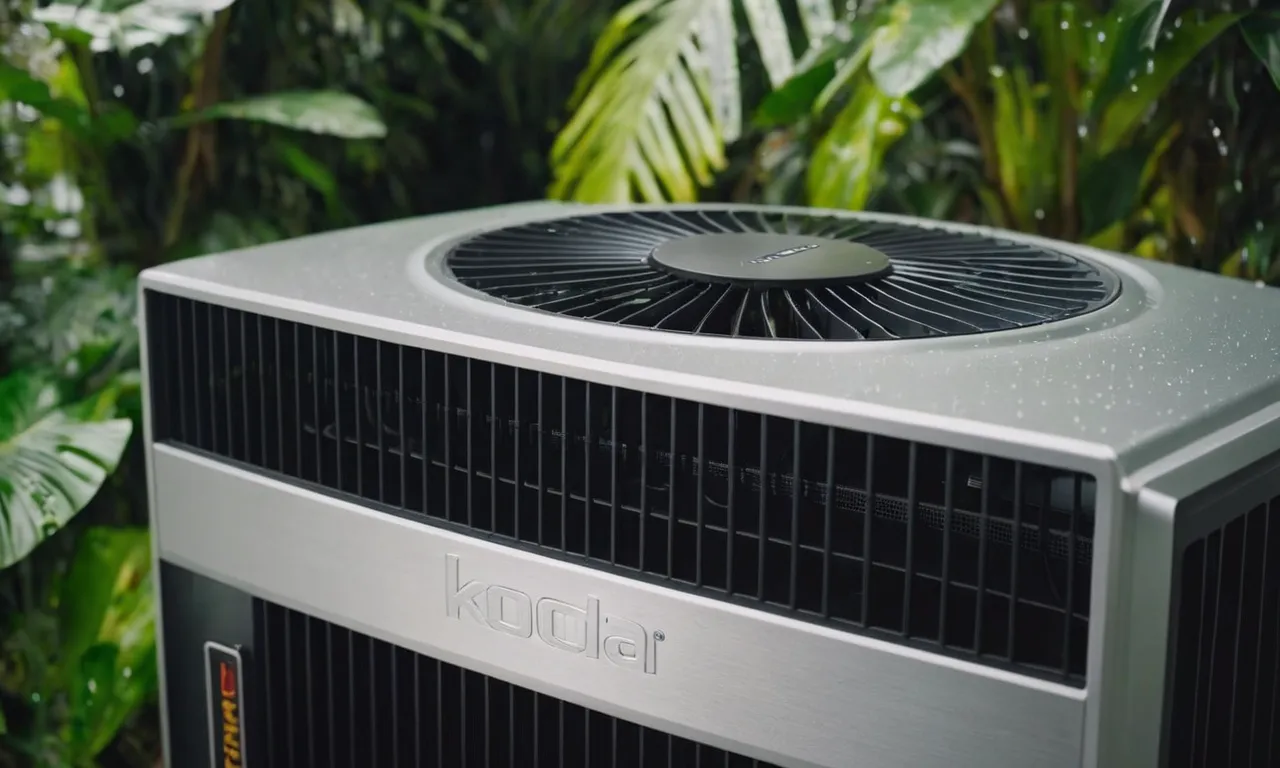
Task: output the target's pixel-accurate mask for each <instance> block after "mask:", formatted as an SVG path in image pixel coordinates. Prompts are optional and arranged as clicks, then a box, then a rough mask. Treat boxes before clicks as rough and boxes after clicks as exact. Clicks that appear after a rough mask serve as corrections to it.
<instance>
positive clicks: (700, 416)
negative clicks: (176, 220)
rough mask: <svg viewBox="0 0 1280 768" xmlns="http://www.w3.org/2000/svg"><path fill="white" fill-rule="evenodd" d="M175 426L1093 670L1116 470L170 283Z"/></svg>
mask: <svg viewBox="0 0 1280 768" xmlns="http://www.w3.org/2000/svg"><path fill="white" fill-rule="evenodd" d="M146 312H147V328H148V333H149V336H150V338H149V341H148V345H149V350H150V352H149V354H150V356H151V357H150V359H151V361H152V363H151V367H150V372H151V376H152V388H151V393H152V400H151V403H152V408H153V418H154V421H153V426H152V435H153V439H155V440H156V441H158V442H163V443H169V444H171V445H178V446H183V447H185V448H188V449H191V450H196V451H200V452H203V453H205V454H206V455H211V456H215V457H219V458H220V459H223V460H227V461H233V462H237V463H239V464H241V465H242V466H246V467H250V468H252V469H254V470H255V471H259V472H263V473H266V474H270V475H275V476H278V477H283V478H287V479H289V480H291V481H295V482H301V483H304V484H307V485H309V486H310V487H313V488H317V489H323V490H325V491H327V492H331V493H336V494H340V495H341V496H343V497H345V498H348V499H357V500H359V501H360V502H361V503H363V504H365V505H368V506H370V507H372V508H375V509H379V510H383V511H387V512H390V513H394V514H399V515H402V516H404V517H406V518H408V519H411V520H415V521H419V522H424V523H429V524H432V525H441V526H447V527H449V528H452V529H455V530H459V531H463V532H467V533H470V534H472V535H481V536H485V537H488V538H490V539H492V540H495V541H501V542H506V543H509V544H512V545H516V546H523V547H528V548H530V549H532V550H534V551H537V552H539V553H541V554H545V555H549V556H553V557H563V558H569V559H571V560H572V561H574V562H579V563H583V564H585V565H587V566H589V567H593V568H599V569H608V570H612V571H614V572H618V573H622V574H625V575H626V576H627V577H629V578H642V579H645V580H649V581H651V582H655V583H660V584H663V585H666V586H670V587H675V588H680V589H687V590H691V591H695V592H697V593H699V594H702V595H704V596H709V597H712V598H715V599H719V600H726V601H733V602H736V603H739V604H741V605H747V606H750V607H752V608H756V609H760V610H767V611H771V612H775V613H779V614H782V615H786V616H790V617H793V618H798V619H802V620H806V621H812V622H817V623H823V624H827V625H829V626H832V627H835V628H837V629H840V630H845V631H858V632H865V633H868V634H872V635H874V636H877V637H880V638H883V639H889V640H891V641H895V642H903V643H910V644H912V645H916V646H918V647H923V648H926V649H928V650H930V651H933V652H946V653H951V654H956V655H959V656H962V657H966V658H971V659H975V660H977V661H979V662H980V663H986V664H992V665H998V666H1008V667H1011V668H1013V669H1016V670H1018V671H1019V672H1022V673H1024V674H1036V675H1042V676H1049V677H1052V678H1055V679H1059V680H1063V681H1065V682H1067V683H1068V684H1071V685H1082V684H1083V682H1084V673H1085V669H1086V664H1087V652H1088V626H1089V605H1090V594H1091V589H1092V585H1091V570H1092V565H1091V563H1092V558H1093V535H1094V524H1095V496H1096V481H1095V480H1094V478H1092V477H1090V476H1087V475H1085V474H1082V473H1079V472H1072V471H1068V470H1063V469H1058V468H1054V467H1047V466H1041V465H1037V464H1033V463H1030V462H1025V461H1018V460H1012V459H1005V458H1000V457H996V456H986V455H982V454H975V453H971V452H967V451H963V450H958V449H954V448H947V447H944V446H937V445H930V444H925V443H916V442H911V441H907V440H902V439H898V438H894V437H890V436H883V435H871V434H865V433H859V432H854V431H851V430H847V429H840V428H836V427H832V426H828V425H823V424H817V423H811V422H804V421H798V420H794V419H787V418H781V417H778V416H770V415H767V414H762V413H753V412H749V411H743V410H735V409H731V408H727V407H725V406H720V405H713V404H708V403H702V402H695V401H690V400H681V399H676V398H670V397H665V396H660V395H656V394H652V393H646V392H642V391H637V390H632V389H625V388H622V387H613V386H607V385H603V384H598V383H593V382H589V381H583V380H580V379H573V378H568V377H564V376H559V375H555V374H550V373H545V372H540V371H536V370H529V369H523V368H516V367H512V366H507V365H500V364H497V363H492V362H487V361H483V360H478V359H473V358H468V357H463V356H458V355H449V354H444V353H441V352H436V351H431V350H424V349H418V348H414V347H408V346H401V345H396V344H392V343H390V342H386V341H379V340H375V339H371V338H365V337H360V336H355V335H352V334H348V333H343V332H339V331H334V330H329V329H324V328H318V327H315V326H308V325H302V324H299V323H295V322H291V321H288V320H282V319H278V318H272V317H268V316H264V315H256V314H251V313H248V312H244V311H241V310H237V309H232V308H227V307H220V306H215V305H211V304H208V303H204V302H198V301H194V300H191V299H186V298H179V297H175V296H169V295H164V294H159V293H153V292H149V293H148V294H147V302H146Z"/></svg>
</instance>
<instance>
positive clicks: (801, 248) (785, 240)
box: [649, 232, 893, 288]
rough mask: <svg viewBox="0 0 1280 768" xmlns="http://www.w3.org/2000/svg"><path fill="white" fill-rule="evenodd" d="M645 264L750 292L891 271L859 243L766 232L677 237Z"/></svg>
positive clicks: (869, 276)
mask: <svg viewBox="0 0 1280 768" xmlns="http://www.w3.org/2000/svg"><path fill="white" fill-rule="evenodd" d="M649 262H650V263H651V264H652V265H653V266H654V267H656V268H657V269H660V270H662V271H663V272H667V273H670V274H673V275H677V276H679V277H684V278H691V279H695V280H705V281H708V282H714V283H730V284H732V285H738V286H742V287H750V288H770V287H788V288H804V287H817V286H822V285H832V284H843V285H847V284H850V283H863V282H867V281H870V280H875V279H877V278H881V277H884V276H886V275H888V274H890V273H891V272H892V271H893V264H892V263H891V262H890V261H889V257H888V256H886V255H885V254H883V253H881V252H880V251H878V250H876V249H875V248H872V247H871V246H868V245H864V244H862V243H856V242H852V241H849V240H835V239H832V238H826V237H814V236H812V235H787V234H776V233H765V232H719V233H715V234H697V235H690V236H688V237H681V238H677V239H674V240H670V241H668V242H665V243H662V244H660V245H658V246H657V247H655V248H654V249H653V250H652V251H651V252H650V254H649Z"/></svg>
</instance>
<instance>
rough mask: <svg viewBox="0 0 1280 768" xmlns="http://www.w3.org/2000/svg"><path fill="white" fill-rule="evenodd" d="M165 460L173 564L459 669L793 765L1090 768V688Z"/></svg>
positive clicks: (159, 450)
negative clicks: (1086, 742)
mask: <svg viewBox="0 0 1280 768" xmlns="http://www.w3.org/2000/svg"><path fill="white" fill-rule="evenodd" d="M154 452H155V456H154V461H155V466H156V490H157V493H156V504H157V505H158V509H159V510H160V514H161V516H162V518H163V525H162V526H161V528H160V532H159V541H158V546H159V549H160V552H161V556H162V557H164V558H166V559H168V560H172V561H173V562H176V563H179V564H181V565H183V566H184V567H187V568H191V569H193V570H195V571H197V572H200V573H203V574H205V575H207V576H209V577H212V578H216V579H218V580H220V581H225V582H226V583H228V584H232V585H234V586H236V587H237V588H240V589H244V590H246V591H252V592H253V593H255V594H257V595H260V596H261V597H263V598H264V599H267V600H270V601H272V602H274V603H276V604H279V605H281V606H284V607H286V608H288V609H291V610H295V611H300V612H303V613H306V614H308V615H311V616H315V617H318V618H321V619H324V620H326V621H331V622H334V623H335V624H338V625H342V626H346V627H350V628H353V629H356V630H358V631H359V632H362V633H365V634H367V635H369V636H372V637H374V638H378V639H380V640H383V641H386V642H388V643H392V644H394V645H396V646H400V647H403V648H407V649H411V650H413V651H416V652H418V653H422V654H427V655H429V656H431V657H433V658H436V659H441V660H443V661H444V662H446V663H449V664H456V665H458V666H460V667H463V668H465V669H469V670H473V671H475V672H479V673H481V674H483V675H492V676H493V677H494V678H498V679H502V680H505V681H507V682H510V683H514V684H516V685H519V686H524V687H527V688H529V689H532V690H534V691H539V692H540V693H542V694H546V695H550V696H554V697H558V698H562V699H564V700H566V701H568V702H571V703H574V704H578V705H581V706H585V707H591V708H593V709H597V710H599V711H601V712H604V713H607V714H608V715H610V716H614V717H621V718H626V719H627V720H630V721H634V722H636V723H639V724H640V725H643V726H646V727H651V728H655V729H658V730H661V731H663V732H668V733H673V734H675V735H677V736H680V737H684V738H688V739H692V740H695V741H698V742H702V743H706V744H708V745H711V746H714V747H718V748H722V749H728V750H731V751H733V752H737V753H740V754H743V755H747V756H750V757H754V758H758V759H763V760H768V761H770V762H774V763H778V764H780V765H787V766H828V767H829V768H837V767H839V768H844V767H846V766H849V765H858V766H860V767H861V768H889V767H890V766H895V767H896V766H901V765H911V766H914V767H915V768H930V767H931V766H936V767H937V768H942V767H943V766H954V765H984V766H992V768H998V767H999V766H1010V767H1011V768H1012V767H1013V766H1018V767H1021V766H1027V765H1035V766H1039V767H1040V768H1075V766H1078V765H1079V762H1080V748H1081V741H1082V734H1083V722H1084V707H1085V692H1084V691H1082V690H1080V689H1075V688H1071V687H1068V686H1065V685H1060V684H1055V683H1049V682H1043V681H1037V680H1035V679H1032V678H1028V677H1024V676H1020V675H1016V674H1013V673H1009V672H1004V671H1001V670H996V669H991V668H988V667H984V666H981V665H978V664H973V663H969V662H964V661H959V660H953V659H948V658H946V657H943V656H939V655H935V654H930V653H925V652H922V651H919V650H917V649H912V648H908V647H903V646H898V645H895V644H890V643H886V642H881V641H877V640H873V639H869V638H865V637H860V636H856V635H851V634H848V633H842V632H838V631H835V630H831V629H829V628H824V627H820V626H815V625H811V624H807V623H805V622H800V621H796V620H793V619H788V618H785V617H779V616H776V615H771V614H768V613H764V612H761V611H755V610H751V609H748V608H744V607H741V606H736V605H732V604H726V603H723V602H719V601H714V600H709V599H706V598H703V597H699V596H696V595H690V594H686V593H682V592H677V591H675V590H669V589H665V588H661V587H656V586H652V585H648V584H645V583H641V582H638V581H636V580H633V579H628V578H625V577H621V576H617V575H613V574H609V573H605V572H600V571H597V570H593V569H589V568H584V567H582V566H578V565H574V564H571V563H566V562H562V561H559V560H553V559H551V558H547V557H543V556H539V555H535V554H532V553H530V552H527V551H524V550H522V549H519V548H516V547H512V546H507V545H501V544H496V543H493V542H489V541H485V540H483V539H480V538H477V537H473V536H464V535H458V534H454V533H451V532H448V531H444V530H441V529H440V528H437V527H435V526H430V525H422V524H417V523H411V522H408V521H406V520H403V519H401V518H397V517H394V516H391V515H385V514H382V513H379V512H375V511H372V510H369V509H366V508H363V507H361V506H358V505H355V504H351V503H348V502H344V501H341V500H338V499H335V498H332V497H330V496H325V495H322V494H319V493H315V492H312V491H308V490H305V489H301V488H297V487H292V486H289V485H286V484H284V483H280V482H277V481H274V480H269V479H267V478H264V477H261V476H258V475H255V474H254V473H251V472H248V471H245V470H243V469H239V468H236V467H233V466H230V465H228V464H225V463H222V462H218V461H214V460H211V459H208V458H204V457H200V456H197V455H195V454H193V453H189V452H186V451H182V450H178V449H174V448H171V447H168V446H163V445H162V446H156V447H155V449H154ZM168 592H169V590H168V588H166V595H167V593H168ZM167 607H168V606H166V608H167ZM175 610H178V609H175ZM573 617H576V618H573ZM570 618H573V620H572V621H570ZM584 619H585V624H586V627H587V630H586V631H585V634H584V633H583V632H582V631H577V633H576V634H572V633H569V631H568V630H567V629H566V627H568V626H570V625H572V626H575V627H576V626H578V625H579V624H580V623H582V622H583V620H584ZM181 620H182V618H181V616H174V615H173V614H171V613H166V621H181ZM229 626H230V625H229ZM172 642H177V641H176V640H175V641H172ZM173 684H174V685H178V684H181V683H179V682H176V681H175V682H174V683H173ZM405 727H412V726H411V725H409V723H408V722H406V723H405ZM175 742H176V738H175Z"/></svg>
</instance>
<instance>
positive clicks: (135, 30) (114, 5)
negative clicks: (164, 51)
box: [31, 0, 235, 53]
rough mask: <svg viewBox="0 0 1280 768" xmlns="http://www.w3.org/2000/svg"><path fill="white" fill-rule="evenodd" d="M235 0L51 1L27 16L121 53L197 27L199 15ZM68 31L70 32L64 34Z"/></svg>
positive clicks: (96, 48)
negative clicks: (180, 0) (179, 0)
mask: <svg viewBox="0 0 1280 768" xmlns="http://www.w3.org/2000/svg"><path fill="white" fill-rule="evenodd" d="M234 1H235V0H183V2H178V3H175V2H173V1H172V0H141V2H135V3H129V2H109V1H108V0H88V1H87V2H75V3H66V2H63V3H51V4H49V5H47V6H44V7H43V8H34V9H32V11H31V18H32V19H33V20H35V21H38V22H41V23H43V24H47V25H49V26H50V27H53V28H55V29H56V30H58V31H60V35H59V36H60V37H63V38H71V39H76V40H83V41H85V42H86V43H87V44H88V45H89V48H90V50H92V51H94V52H97V53H102V52H105V51H109V50H112V49H116V50H118V51H121V52H123V53H127V52H128V51H130V50H132V49H134V48H139V47H142V46H144V45H160V44H162V43H164V42H165V41H166V40H169V39H170V38H173V37H181V36H182V35H186V34H189V33H191V32H193V31H194V30H196V29H197V28H198V27H200V26H201V25H202V23H203V19H204V18H206V17H207V16H208V15H210V14H213V13H217V12H218V11H221V10H223V9H225V8H227V7H228V6H230V5H231V4H232V3H233V2H234ZM68 32H70V33H71V34H67V33H68Z"/></svg>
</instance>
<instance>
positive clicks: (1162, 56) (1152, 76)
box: [1096, 13, 1240, 154]
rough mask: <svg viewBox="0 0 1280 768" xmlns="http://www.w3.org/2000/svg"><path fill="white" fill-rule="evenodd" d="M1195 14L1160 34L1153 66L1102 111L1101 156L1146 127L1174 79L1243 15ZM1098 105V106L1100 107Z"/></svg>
mask: <svg viewBox="0 0 1280 768" xmlns="http://www.w3.org/2000/svg"><path fill="white" fill-rule="evenodd" d="M1197 16H1198V15H1197V14H1195V13H1187V14H1184V15H1183V16H1182V17H1179V19H1178V21H1177V22H1176V23H1175V24H1174V25H1173V28H1172V29H1169V30H1166V31H1165V33H1164V34H1162V35H1160V40H1159V42H1157V43H1156V47H1155V50H1154V51H1153V52H1152V54H1151V57H1150V64H1149V66H1147V67H1145V68H1144V69H1143V70H1142V71H1141V72H1137V73H1135V76H1134V78H1133V79H1132V81H1131V82H1130V83H1129V87H1128V88H1124V89H1121V90H1120V92H1119V93H1117V94H1116V95H1115V97H1114V98H1112V99H1111V100H1110V101H1109V102H1108V103H1107V104H1106V105H1105V106H1102V108H1101V115H1102V125H1101V126H1100V128H1099V132H1098V150H1099V153H1100V154H1106V153H1109V152H1111V151H1113V150H1115V149H1118V148H1119V147H1120V146H1121V145H1122V144H1123V143H1125V142H1126V141H1127V140H1128V139H1129V138H1130V136H1132V135H1133V133H1134V131H1136V130H1137V129H1138V127H1139V126H1141V125H1142V120H1143V118H1144V117H1145V116H1146V115H1147V113H1148V112H1149V111H1150V110H1151V109H1152V108H1153V107H1154V106H1155V104H1156V102H1157V101H1158V100H1159V99H1160V97H1161V96H1163V95H1164V93H1165V91H1167V90H1168V88H1169V86H1170V84H1171V83H1172V82H1173V80H1174V78H1175V77H1177V76H1178V74H1179V73H1180V72H1182V70H1183V69H1185V68H1186V66H1187V65H1188V64H1190V63H1191V62H1192V61H1193V60H1194V59H1195V58H1196V56H1198V55H1199V54H1200V52H1201V51H1203V50H1204V49H1205V47H1207V46H1208V45H1209V44H1210V43H1212V42H1213V41H1214V40H1215V39H1217V37H1218V35H1220V34H1222V33H1223V32H1224V31H1226V30H1227V29H1228V28H1230V27H1231V25H1233V24H1235V23H1236V22H1237V21H1239V19H1240V14H1235V13H1219V14H1214V15H1212V16H1209V17H1207V18H1204V19H1200V18H1198V17H1197ZM1096 106H1097V105H1096Z"/></svg>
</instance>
